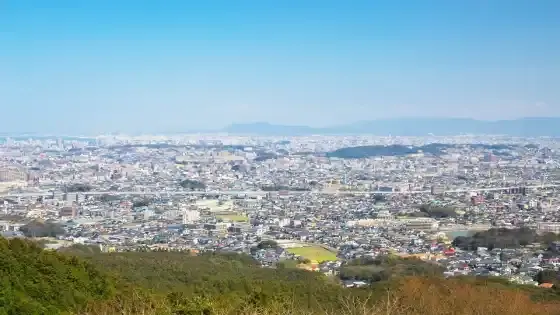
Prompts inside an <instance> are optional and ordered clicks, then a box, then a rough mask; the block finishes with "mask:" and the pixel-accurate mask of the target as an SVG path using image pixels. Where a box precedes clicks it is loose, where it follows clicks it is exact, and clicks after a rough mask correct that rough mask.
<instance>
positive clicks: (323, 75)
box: [0, 0, 560, 134]
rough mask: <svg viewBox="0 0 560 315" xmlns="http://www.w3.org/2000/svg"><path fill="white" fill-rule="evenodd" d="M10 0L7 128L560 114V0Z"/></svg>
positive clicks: (1, 68) (80, 129)
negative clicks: (559, 17)
mask: <svg viewBox="0 0 560 315" xmlns="http://www.w3.org/2000/svg"><path fill="white" fill-rule="evenodd" d="M404 3H405V4H403V3H402V2H399V3H397V2H395V1H351V2H344V1H315V0H309V1H282V2H281V3H277V2H270V1H204V2H195V1H166V2H165V6H163V5H160V4H159V3H158V2H154V1H126V0H123V1H47V2H46V1H14V0H7V1H3V2H2V4H0V83H1V84H0V107H1V108H2V110H3V112H2V117H3V120H2V124H1V127H0V129H1V130H0V131H1V132H45V133H68V134H78V133H88V134H95V133H104V132H114V131H121V132H168V131H173V132H178V131H188V130H201V129H202V130H208V129H220V128H223V127H225V126H227V125H229V124H231V123H247V122H255V121H266V122H270V123H276V124H288V125H308V126H314V127H320V126H330V125H337V124H347V123H351V122H355V121H360V120H364V119H365V120H375V119H381V118H394V117H470V118H476V119H482V120H494V119H512V118H520V117H534V116H547V117H550V116H560V104H559V103H558V99H559V97H560V90H559V89H558V88H557V87H558V83H560V54H559V53H558V49H559V47H560V37H559V36H557V35H558V33H559V32H560V19H558V16H559V15H560V3H559V2H558V1H538V5H535V3H534V2H531V1H502V0H496V1H433V2H430V5H429V6H428V5H426V3H424V2H420V1H405V2H404Z"/></svg>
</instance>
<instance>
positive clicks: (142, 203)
mask: <svg viewBox="0 0 560 315" xmlns="http://www.w3.org/2000/svg"><path fill="white" fill-rule="evenodd" d="M149 205H150V200H148V199H141V200H135V201H134V202H133V203H132V208H142V207H147V206H149Z"/></svg>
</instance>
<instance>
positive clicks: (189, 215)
mask: <svg viewBox="0 0 560 315" xmlns="http://www.w3.org/2000/svg"><path fill="white" fill-rule="evenodd" d="M198 220H200V212H198V211H197V210H185V211H183V224H189V223H193V222H196V221H198Z"/></svg>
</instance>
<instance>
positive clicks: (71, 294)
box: [0, 238, 115, 315]
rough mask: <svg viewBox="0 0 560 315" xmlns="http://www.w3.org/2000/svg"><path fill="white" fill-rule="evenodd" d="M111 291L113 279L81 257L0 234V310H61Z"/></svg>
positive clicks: (70, 308) (16, 311) (63, 310)
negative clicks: (1, 236) (47, 249)
mask: <svg viewBox="0 0 560 315" xmlns="http://www.w3.org/2000/svg"><path fill="white" fill-rule="evenodd" d="M114 292H115V288H114V285H113V282H112V281H111V280H110V279H109V278H108V277H106V276H104V275H103V273H102V272H100V271H99V270H98V269H97V268H95V267H93V266H92V265H91V264H89V263H86V262H84V261H83V260H81V259H78V258H76V257H73V256H65V255H62V254H59V253H56V252H53V251H45V250H42V249H41V248H40V247H39V246H38V245H37V244H35V243H33V242H30V241H27V240H23V239H18V238H15V239H11V240H6V239H3V238H0V314H49V315H50V314H60V313H62V312H65V311H70V310H77V309H80V308H81V307H83V306H84V305H85V304H86V303H88V302H89V301H92V300H96V299H105V298H109V297H110V296H112V295H113V294H114Z"/></svg>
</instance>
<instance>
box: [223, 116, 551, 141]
mask: <svg viewBox="0 0 560 315" xmlns="http://www.w3.org/2000/svg"><path fill="white" fill-rule="evenodd" d="M222 132H227V133H231V134H255V135H284V136H297V135H311V134H324V135H336V134H340V135H344V134H371V135H380V136H385V135H393V136H425V135H430V134H433V135H436V136H451V135H459V134H492V135H499V134H501V135H510V136H519V137H536V136H550V137H560V117H546V118H545V117H542V118H541V117H534V118H521V119H515V120H497V121H483V120H475V119H466V118H401V119H383V120H372V121H362V122H356V123H353V124H347V125H339V126H332V127H324V128H314V127H309V126H285V125H274V124H269V123H266V122H258V123H249V124H232V125H230V126H228V127H226V128H225V129H223V130H222Z"/></svg>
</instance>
